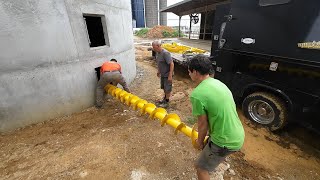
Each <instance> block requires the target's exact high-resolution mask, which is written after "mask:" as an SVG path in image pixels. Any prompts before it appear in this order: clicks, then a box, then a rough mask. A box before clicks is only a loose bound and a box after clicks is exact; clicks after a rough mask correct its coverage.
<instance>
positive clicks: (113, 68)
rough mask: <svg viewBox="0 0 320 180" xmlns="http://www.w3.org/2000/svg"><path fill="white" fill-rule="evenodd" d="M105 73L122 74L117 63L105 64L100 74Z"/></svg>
mask: <svg viewBox="0 0 320 180" xmlns="http://www.w3.org/2000/svg"><path fill="white" fill-rule="evenodd" d="M105 71H119V72H120V73H121V66H120V64H118V63H116V62H109V61H108V62H105V63H103V65H102V66H101V69H100V72H101V74H102V73H104V72H105Z"/></svg>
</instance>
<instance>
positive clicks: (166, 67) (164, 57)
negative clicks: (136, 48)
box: [152, 41, 174, 107]
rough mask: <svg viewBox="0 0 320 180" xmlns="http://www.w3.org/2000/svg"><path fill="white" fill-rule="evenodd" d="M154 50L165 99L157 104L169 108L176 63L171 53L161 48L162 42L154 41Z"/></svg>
mask: <svg viewBox="0 0 320 180" xmlns="http://www.w3.org/2000/svg"><path fill="white" fill-rule="evenodd" d="M152 50H153V51H155V52H156V53H157V54H156V61H157V64H158V73H157V76H158V77H160V78H161V81H160V84H161V89H163V91H164V97H163V99H162V100H160V101H158V102H157V103H158V104H159V106H161V107H167V106H168V103H169V99H170V95H171V91H172V76H173V70H174V63H173V60H172V58H171V54H170V52H168V51H167V50H165V49H163V48H162V47H161V42H160V41H153V42H152Z"/></svg>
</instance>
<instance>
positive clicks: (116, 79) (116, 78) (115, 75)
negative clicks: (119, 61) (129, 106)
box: [110, 72, 130, 93]
mask: <svg viewBox="0 0 320 180" xmlns="http://www.w3.org/2000/svg"><path fill="white" fill-rule="evenodd" d="M110 79H111V80H112V84H113V85H114V86H117V85H118V83H119V84H120V85H121V86H122V87H123V89H124V90H125V91H127V92H129V93H130V90H129V88H128V85H127V82H126V80H125V79H124V77H123V76H122V74H120V72H112V74H111V76H110Z"/></svg>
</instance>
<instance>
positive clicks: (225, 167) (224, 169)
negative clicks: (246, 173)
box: [217, 162, 230, 171]
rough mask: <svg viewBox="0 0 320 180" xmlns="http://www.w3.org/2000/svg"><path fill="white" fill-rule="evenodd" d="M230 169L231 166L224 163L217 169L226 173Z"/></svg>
mask: <svg viewBox="0 0 320 180" xmlns="http://www.w3.org/2000/svg"><path fill="white" fill-rule="evenodd" d="M229 168H230V164H228V163H225V162H224V163H221V164H220V165H219V166H218V168H217V169H218V170H221V171H226V170H228V169H229Z"/></svg>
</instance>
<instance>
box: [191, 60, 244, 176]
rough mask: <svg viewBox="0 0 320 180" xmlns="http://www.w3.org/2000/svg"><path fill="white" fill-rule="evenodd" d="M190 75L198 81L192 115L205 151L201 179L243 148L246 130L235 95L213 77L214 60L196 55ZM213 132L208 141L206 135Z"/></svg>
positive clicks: (199, 170) (200, 165) (201, 158)
mask: <svg viewBox="0 0 320 180" xmlns="http://www.w3.org/2000/svg"><path fill="white" fill-rule="evenodd" d="M188 71H189V76H190V77H191V79H192V80H193V81H194V82H196V83H197V87H196V88H195V89H194V90H193V91H192V94H191V96H190V101H191V104H192V114H193V115H194V116H195V117H197V119H198V133H199V134H198V139H197V141H196V142H197V146H198V148H199V149H201V150H202V151H201V154H200V156H199V158H198V160H197V162H196V164H195V166H196V170H197V175H198V179H200V180H203V179H210V177H209V172H210V171H213V170H214V169H215V168H216V167H217V166H218V165H219V164H220V163H221V162H222V161H224V160H225V158H226V156H228V155H230V154H231V153H233V152H235V151H238V150H240V148H241V147H242V145H243V142H244V130H243V127H242V124H241V121H240V119H239V117H238V114H237V110H236V105H235V102H234V100H233V96H232V93H231V91H230V90H229V89H228V87H227V86H226V85H225V84H223V83H222V82H221V81H219V80H217V79H214V78H212V77H210V74H212V72H213V67H212V64H211V61H210V60H209V59H208V58H207V57H206V56H203V55H197V56H195V57H194V58H192V59H191V60H190V62H189V66H188ZM207 134H208V135H209V138H208V143H207V144H205V143H204V141H205V137H206V135H207Z"/></svg>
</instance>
